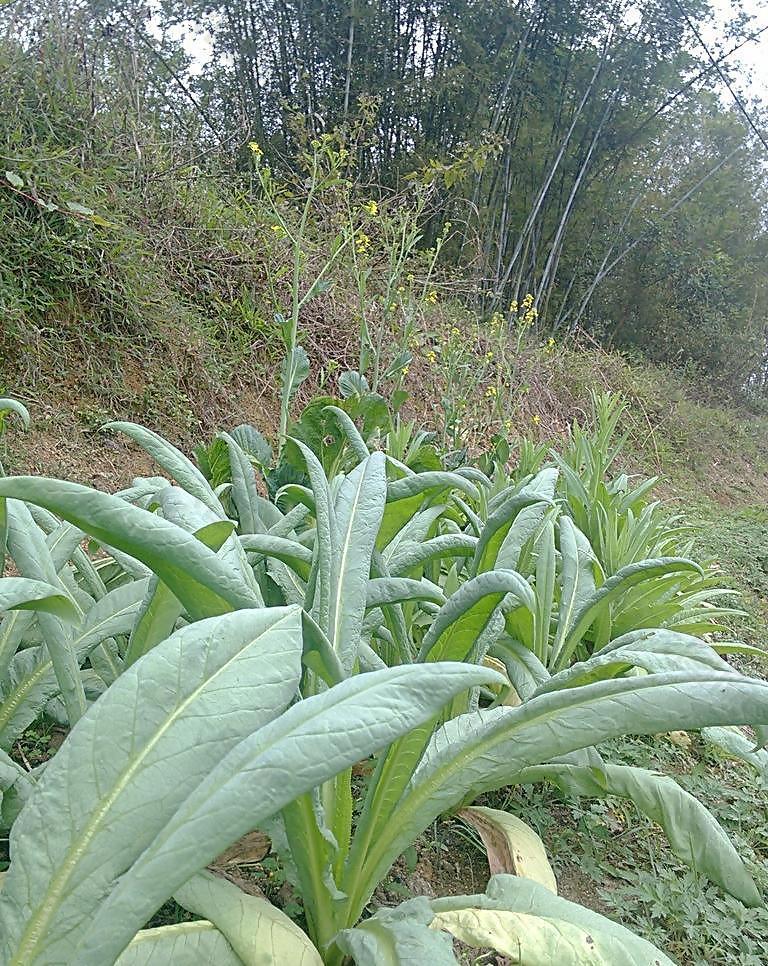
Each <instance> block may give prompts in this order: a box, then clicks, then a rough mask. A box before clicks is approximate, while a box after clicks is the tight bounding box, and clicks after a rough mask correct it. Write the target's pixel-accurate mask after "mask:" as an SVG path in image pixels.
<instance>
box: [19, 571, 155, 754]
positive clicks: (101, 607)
mask: <svg viewBox="0 0 768 966" xmlns="http://www.w3.org/2000/svg"><path fill="white" fill-rule="evenodd" d="M146 590H147V580H146V579H145V580H139V581H133V582H132V583H130V584H126V585H125V586H124V587H116V588H115V589H114V590H111V591H109V593H108V594H106V595H105V596H104V597H102V598H101V600H99V601H97V602H96V603H95V604H94V605H93V607H92V608H91V609H90V610H89V611H88V613H87V614H86V616H85V618H84V620H83V623H82V624H81V625H80V627H79V628H78V629H77V630H76V631H75V633H74V634H73V637H72V648H73V650H74V653H75V658H76V661H77V664H78V666H79V665H80V664H82V662H83V661H84V660H85V659H86V657H87V656H88V654H89V653H90V651H91V650H92V649H93V648H94V647H96V645H97V644H99V643H100V642H101V641H103V640H105V639H107V638H109V637H113V636H116V635H121V634H128V633H129V632H130V631H131V628H132V627H133V623H134V621H135V619H136V615H137V613H138V608H139V605H140V603H141V601H142V599H143V596H144V594H145V593H146ZM58 691H59V684H58V681H57V678H56V674H55V671H54V668H53V662H52V660H51V658H50V656H49V655H48V653H47V652H46V650H45V649H44V648H42V647H33V648H25V649H24V650H23V651H20V652H19V653H18V654H17V655H16V656H15V657H14V658H13V660H12V661H11V663H10V666H9V669H8V678H7V680H6V681H4V682H3V684H2V703H0V748H10V746H11V745H12V744H13V742H14V741H15V740H16V738H18V737H19V735H20V734H21V733H22V732H23V731H24V729H25V728H26V727H27V726H28V725H30V724H31V723H32V722H33V721H34V720H35V718H36V717H37V716H38V715H39V714H40V712H41V711H42V710H43V708H44V707H45V705H46V703H47V702H48V700H49V699H50V698H52V697H54V696H55V695H56V694H58Z"/></svg>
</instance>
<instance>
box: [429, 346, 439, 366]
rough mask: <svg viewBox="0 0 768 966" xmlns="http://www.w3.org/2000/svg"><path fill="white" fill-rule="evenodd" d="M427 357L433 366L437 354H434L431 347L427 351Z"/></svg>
mask: <svg viewBox="0 0 768 966" xmlns="http://www.w3.org/2000/svg"><path fill="white" fill-rule="evenodd" d="M427 359H428V360H429V364H430V365H431V366H433V365H434V364H435V363H436V362H437V356H436V355H435V353H434V351H433V350H432V349H430V350H429V352H427Z"/></svg>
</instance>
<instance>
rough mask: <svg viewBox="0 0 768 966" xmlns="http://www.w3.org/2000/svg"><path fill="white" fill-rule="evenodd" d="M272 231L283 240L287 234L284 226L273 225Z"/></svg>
mask: <svg viewBox="0 0 768 966" xmlns="http://www.w3.org/2000/svg"><path fill="white" fill-rule="evenodd" d="M272 231H273V232H274V233H275V234H276V235H277V237H278V238H282V237H283V235H284V234H285V229H284V228H283V226H282V225H272Z"/></svg>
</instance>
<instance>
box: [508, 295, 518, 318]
mask: <svg viewBox="0 0 768 966" xmlns="http://www.w3.org/2000/svg"><path fill="white" fill-rule="evenodd" d="M509 311H510V314H511V315H517V299H513V300H512V304H511V305H510V306H509Z"/></svg>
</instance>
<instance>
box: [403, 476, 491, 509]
mask: <svg viewBox="0 0 768 966" xmlns="http://www.w3.org/2000/svg"><path fill="white" fill-rule="evenodd" d="M429 490H459V492H461V493H466V495H467V496H468V497H469V498H470V499H471V500H479V499H480V491H479V490H478V489H477V487H476V486H475V484H474V483H471V482H470V481H469V480H467V479H465V478H464V477H463V476H460V475H459V474H458V473H447V472H445V471H440V470H430V471H428V472H426V473H414V474H413V475H412V476H406V477H404V478H403V479H402V480H393V481H392V482H391V483H390V484H389V485H388V486H387V503H397V502H398V501H399V500H407V499H409V498H411V497H414V496H418V495H420V494H424V493H427V492H428V491H429Z"/></svg>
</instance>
